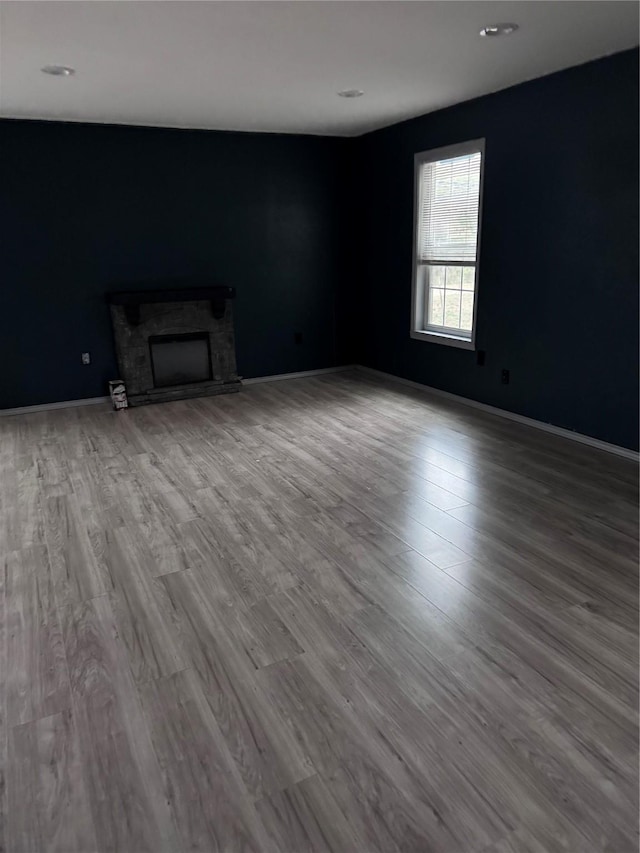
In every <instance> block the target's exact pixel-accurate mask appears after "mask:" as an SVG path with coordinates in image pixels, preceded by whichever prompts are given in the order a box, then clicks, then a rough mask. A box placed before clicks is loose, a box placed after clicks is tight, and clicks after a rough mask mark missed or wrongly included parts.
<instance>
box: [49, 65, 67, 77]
mask: <svg viewBox="0 0 640 853" xmlns="http://www.w3.org/2000/svg"><path fill="white" fill-rule="evenodd" d="M40 71H42V73H43V74H51V76H52V77H71V76H72V75H73V74H75V73H76V69H75V68H70V67H69V66H68V65H44V66H43V67H42V68H41V69H40Z"/></svg>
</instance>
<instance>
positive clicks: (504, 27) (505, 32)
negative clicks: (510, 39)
mask: <svg viewBox="0 0 640 853" xmlns="http://www.w3.org/2000/svg"><path fill="white" fill-rule="evenodd" d="M517 29H518V25H517V24H489V25H488V26H486V27H483V28H482V29H481V30H480V35H481V36H484V37H487V38H493V37H495V36H510V35H511V33H515V31H516V30H517Z"/></svg>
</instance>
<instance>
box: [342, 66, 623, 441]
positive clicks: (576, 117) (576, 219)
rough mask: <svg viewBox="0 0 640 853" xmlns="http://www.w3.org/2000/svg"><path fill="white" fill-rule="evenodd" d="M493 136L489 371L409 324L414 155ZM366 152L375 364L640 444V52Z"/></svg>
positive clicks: (367, 357) (420, 124)
mask: <svg viewBox="0 0 640 853" xmlns="http://www.w3.org/2000/svg"><path fill="white" fill-rule="evenodd" d="M480 137H484V138H485V139H486V161H485V177H484V211H483V222H482V251H481V258H480V291H479V302H478V326H477V346H478V348H479V349H482V350H485V351H486V364H485V366H484V367H479V366H477V365H476V355H475V353H473V352H467V351H464V350H460V349H453V348H452V347H446V346H441V345H437V344H427V343H424V342H422V341H415V340H411V339H410V338H409V331H408V330H409V316H410V302H411V276H412V231H413V156H414V153H415V152H417V151H425V150H428V149H431V148H437V147H439V146H443V145H449V144H452V143H456V142H462V141H465V140H469V139H477V138H480ZM360 145H361V149H360V154H359V158H358V159H359V164H360V173H361V185H360V188H359V194H360V197H361V198H362V200H363V208H362V209H363V213H364V217H365V218H364V223H363V233H362V234H360V235H359V236H358V239H357V243H358V245H359V251H360V252H361V257H362V259H363V274H362V276H361V277H360V279H359V281H360V287H361V291H360V296H359V299H358V300H357V301H358V302H359V304H360V306H361V316H360V328H361V329H362V330H364V334H363V335H362V339H361V345H360V353H361V361H362V362H363V363H364V364H367V365H369V366H371V367H374V368H378V369H380V370H384V371H387V372H390V373H394V374H397V375H399V376H402V377H405V378H407V379H412V380H415V381H417V382H422V383H425V384H428V385H432V386H435V387H437V388H441V389H444V390H447V391H450V392H453V393H455V394H461V395H463V396H465V397H470V398H473V399H475V400H479V401H482V402H485V403H489V404H491V405H494V406H498V407H500V408H503V409H508V410H510V411H513V412H518V413H520V414H523V415H527V416H529V417H532V418H536V419H538V420H541V421H546V422H550V423H553V424H555V425H558V426H562V427H567V428H569V429H575V430H577V431H578V432H582V433H585V434H587V435H591V436H595V437H597V438H600V439H603V440H605V441H609V442H613V443H616V444H620V445H623V446H625V447H631V448H635V447H637V445H638V371H637V364H638V52H637V51H635V50H634V51H630V52H625V53H622V54H618V55H616V56H613V57H610V58H607V59H603V60H599V61H597V62H593V63H589V64H587V65H584V66H581V67H577V68H572V69H570V70H567V71H564V72H560V73H558V74H554V75H551V76H549V77H545V78H542V79H538V80H535V81H532V82H530V83H526V84H523V85H521V86H517V87H514V88H511V89H508V90H505V91H503V92H499V93H497V94H494V95H490V96H487V97H484V98H481V99H478V100H474V101H470V102H467V103H463V104H459V105H457V106H455V107H452V108H450V109H447V110H442V111H439V112H437V113H432V114H430V115H426V116H423V117H421V118H418V119H413V120H411V121H407V122H404V123H402V124H399V125H395V126H393V127H390V128H387V129H385V130H382V131H378V132H376V133H373V134H369V135H368V136H366V137H364V138H363V139H362V140H360ZM503 367H504V368H508V369H509V370H510V372H511V382H510V384H509V385H502V384H501V381H500V372H501V369H502V368H503Z"/></svg>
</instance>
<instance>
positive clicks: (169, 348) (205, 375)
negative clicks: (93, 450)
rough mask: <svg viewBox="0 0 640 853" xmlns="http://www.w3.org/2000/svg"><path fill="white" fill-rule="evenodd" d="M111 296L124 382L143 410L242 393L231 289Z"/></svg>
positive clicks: (195, 288)
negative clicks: (151, 405) (153, 405)
mask: <svg viewBox="0 0 640 853" xmlns="http://www.w3.org/2000/svg"><path fill="white" fill-rule="evenodd" d="M171 285H172V286H171V287H167V288H162V289H158V290H142V291H140V290H130V291H122V292H118V293H110V294H108V295H107V301H108V302H109V304H110V308H111V319H112V322H113V331H114V337H115V344H116V353H117V357H118V367H119V369H120V375H121V376H120V378H121V379H122V380H123V381H124V383H125V385H126V387H127V395H128V398H129V403H130V405H132V406H140V405H144V404H146V403H157V402H163V401H167V400H182V399H185V398H188V397H201V396H208V395H211V394H228V393H230V392H233V391H238V390H239V389H240V387H241V384H242V383H241V382H240V380H239V379H238V375H237V372H236V354H235V336H234V328H233V310H232V300H233V298H234V297H235V291H234V289H233V288H230V287H202V286H184V284H183V285H182V286H181V283H180V282H171Z"/></svg>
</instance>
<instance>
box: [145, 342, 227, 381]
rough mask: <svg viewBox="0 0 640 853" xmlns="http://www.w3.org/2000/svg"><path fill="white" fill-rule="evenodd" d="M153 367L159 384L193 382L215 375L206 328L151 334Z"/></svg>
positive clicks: (211, 377) (154, 377)
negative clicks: (203, 330)
mask: <svg viewBox="0 0 640 853" xmlns="http://www.w3.org/2000/svg"><path fill="white" fill-rule="evenodd" d="M149 349H150V351H151V371H152V373H153V384H154V386H155V387H156V388H164V387H166V386H167V385H190V384H191V383H193V382H206V381H207V380H211V379H213V374H212V372H211V348H210V345H209V335H208V334H207V333H206V332H193V333H190V334H185V335H152V336H151V337H150V338H149Z"/></svg>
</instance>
